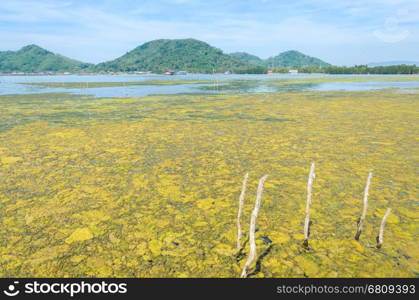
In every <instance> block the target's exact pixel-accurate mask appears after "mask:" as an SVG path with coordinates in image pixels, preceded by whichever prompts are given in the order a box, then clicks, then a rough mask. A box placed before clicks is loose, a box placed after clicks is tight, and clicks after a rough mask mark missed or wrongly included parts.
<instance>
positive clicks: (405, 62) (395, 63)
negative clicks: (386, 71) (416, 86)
mask: <svg viewBox="0 0 419 300" xmlns="http://www.w3.org/2000/svg"><path fill="white" fill-rule="evenodd" d="M398 65H408V66H413V65H416V66H417V67H419V61H408V60H396V61H384V62H374V63H369V64H367V66H368V67H387V66H398Z"/></svg>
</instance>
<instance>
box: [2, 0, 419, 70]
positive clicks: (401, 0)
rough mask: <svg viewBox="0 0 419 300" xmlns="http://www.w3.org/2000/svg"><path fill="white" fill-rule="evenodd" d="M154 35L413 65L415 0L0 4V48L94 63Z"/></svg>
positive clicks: (416, 53) (40, 0) (418, 14)
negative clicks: (28, 48)
mask: <svg viewBox="0 0 419 300" xmlns="http://www.w3.org/2000/svg"><path fill="white" fill-rule="evenodd" d="M160 38H170V39H172V38H176V39H178V38H195V39H199V40H203V41H205V42H207V43H209V44H210V45H212V46H215V47H217V48H220V49H222V50H223V51H224V52H225V53H230V52H236V51H245V52H248V53H251V54H254V55H258V56H260V57H262V58H267V57H270V56H275V55H277V54H279V53H280V52H283V51H287V50H298V51H301V52H303V53H305V54H307V55H311V56H315V57H318V58H321V59H323V60H325V61H327V62H329V63H332V64H336V65H355V64H366V63H371V62H383V61H398V60H403V61H419V1H418V0H291V1H289V0H251V1H250V0H240V1H239V0H228V1H221V0H211V1H209V0H137V1H134V0H78V1H72V0H54V1H53V0H1V1H0V51H5V50H18V49H19V48H21V47H23V46H25V45H28V44H36V45H39V46H41V47H43V48H45V49H47V50H50V51H52V52H55V53H60V54H62V55H65V56H68V57H71V58H74V59H78V60H81V61H85V62H92V63H98V62H102V61H107V60H112V59H114V58H116V57H119V56H121V55H123V54H125V53H126V52H128V51H130V50H132V49H133V48H135V47H137V46H139V45H141V44H143V43H145V42H148V41H150V40H154V39H160Z"/></svg>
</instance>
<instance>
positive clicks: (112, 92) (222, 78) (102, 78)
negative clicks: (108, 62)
mask: <svg viewBox="0 0 419 300" xmlns="http://www.w3.org/2000/svg"><path fill="white" fill-rule="evenodd" d="M382 77H383V76H382ZM322 78H323V79H326V80H325V81H324V82H322V81H320V82H316V81H313V82H309V81H310V80H311V79H313V80H316V79H322ZM340 78H342V79H345V80H347V79H348V78H349V79H359V78H362V79H363V81H359V82H357V81H346V82H344V81H342V82H340V81H336V80H340ZM365 78H369V76H368V75H353V76H347V75H344V76H342V75H325V74H301V75H288V74H273V75H223V74H216V75H208V74H193V75H182V76H166V75H57V76H0V95H10V94H35V93H51V92H66V93H71V94H76V95H93V96H97V97H142V96H148V95H156V94H163V95H170V94H194V93H197V94H198V93H199V94H201V93H208V94H213V93H277V92H302V91H339V90H344V91H365V90H376V89H385V88H399V89H415V88H419V80H408V81H403V80H398V81H394V80H389V81H377V78H380V76H376V75H374V76H370V78H371V81H368V80H367V81H365ZM393 78H397V76H392V79H393ZM400 78H404V77H400ZM303 79H306V80H303ZM329 79H330V81H331V82H328V80H329ZM175 80H176V81H179V80H182V81H194V83H193V84H173V85H171V84H164V85H156V84H150V85H129V86H117V87H95V88H89V86H88V83H93V82H96V83H97V82H134V81H138V82H144V81H175ZM296 80H297V81H298V80H302V82H301V83H299V82H296ZM195 81H203V82H204V81H205V83H202V84H195ZM208 81H210V82H211V83H208ZM282 81H283V82H282ZM288 81H289V82H290V83H287V82H288ZM37 82H38V83H39V82H42V83H45V82H47V83H49V82H51V83H52V82H55V83H61V82H62V83H69V82H77V83H84V82H86V86H85V87H82V88H71V89H69V88H65V87H64V86H63V87H43V86H36V85H28V84H27V83H37ZM273 82H275V83H281V84H279V85H278V84H273ZM25 83H26V84H25Z"/></svg>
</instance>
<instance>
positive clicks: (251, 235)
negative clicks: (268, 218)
mask: <svg viewBox="0 0 419 300" xmlns="http://www.w3.org/2000/svg"><path fill="white" fill-rule="evenodd" d="M267 178H268V175H265V176H263V177H262V178H261V179H260V180H259V185H258V190H257V194H256V202H255V208H254V209H253V212H252V216H251V218H250V229H249V244H250V253H249V257H248V258H247V261H246V264H245V265H244V268H243V271H242V274H241V277H242V278H246V277H247V275H248V272H249V268H250V265H251V264H252V262H253V260H254V259H255V257H256V241H255V232H256V219H257V217H258V213H259V208H260V203H261V201H262V193H263V184H264V183H265V180H266V179H267Z"/></svg>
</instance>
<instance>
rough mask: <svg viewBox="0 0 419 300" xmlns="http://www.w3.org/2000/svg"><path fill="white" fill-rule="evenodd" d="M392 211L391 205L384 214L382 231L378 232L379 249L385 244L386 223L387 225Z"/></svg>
mask: <svg viewBox="0 0 419 300" xmlns="http://www.w3.org/2000/svg"><path fill="white" fill-rule="evenodd" d="M390 213H391V208H390V207H389V208H387V211H386V213H385V214H384V216H383V219H382V220H381V225H380V232H379V233H378V236H377V248H378V249H380V248H381V246H382V245H383V235H384V225H385V223H386V220H387V217H388V215H389V214H390Z"/></svg>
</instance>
